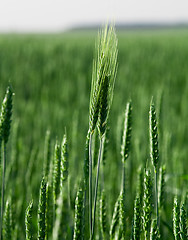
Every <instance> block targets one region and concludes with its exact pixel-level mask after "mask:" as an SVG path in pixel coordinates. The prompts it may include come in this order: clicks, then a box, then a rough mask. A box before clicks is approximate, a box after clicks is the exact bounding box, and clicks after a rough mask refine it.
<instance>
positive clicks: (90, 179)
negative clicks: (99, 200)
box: [89, 134, 92, 237]
mask: <svg viewBox="0 0 188 240" xmlns="http://www.w3.org/2000/svg"><path fill="white" fill-rule="evenodd" d="M89 225H90V237H91V236H92V134H90V139H89Z"/></svg>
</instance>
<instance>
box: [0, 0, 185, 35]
mask: <svg viewBox="0 0 188 240" xmlns="http://www.w3.org/2000/svg"><path fill="white" fill-rule="evenodd" d="M110 20H113V21H114V22H115V23H117V22H118V23H139V22H140V23H143V22H147V23H152V22H153V23H156V22H157V23H162V22H165V23H178V22H186V23H188V0H66V1H65V0H0V31H1V32H12V31H13V32H15V31H20V32H22V31H27V32H33V31H34V32H46V31H47V32H50V31H61V30H65V29H68V28H70V27H73V26H77V25H85V24H86V25H89V24H96V23H97V24H102V23H105V22H107V21H110Z"/></svg>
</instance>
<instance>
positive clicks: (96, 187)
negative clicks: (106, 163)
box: [91, 138, 104, 240]
mask: <svg viewBox="0 0 188 240" xmlns="http://www.w3.org/2000/svg"><path fill="white" fill-rule="evenodd" d="M103 140H104V138H101V139H100V148H99V157H98V163H97V177H96V183H95V197H94V209H93V226H92V235H91V240H92V239H93V237H94V230H95V214H96V204H97V192H98V183H99V171H100V162H101V156H102V150H103V142H104V141H103Z"/></svg>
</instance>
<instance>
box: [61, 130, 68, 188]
mask: <svg viewBox="0 0 188 240" xmlns="http://www.w3.org/2000/svg"><path fill="white" fill-rule="evenodd" d="M67 178H68V151H67V136H66V134H65V135H64V137H63V142H62V146H61V185H63V182H65V181H66V180H67Z"/></svg>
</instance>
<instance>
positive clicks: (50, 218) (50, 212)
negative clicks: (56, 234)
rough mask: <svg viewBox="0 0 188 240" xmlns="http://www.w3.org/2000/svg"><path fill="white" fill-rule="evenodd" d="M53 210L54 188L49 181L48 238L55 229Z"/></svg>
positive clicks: (47, 207) (47, 201)
mask: <svg viewBox="0 0 188 240" xmlns="http://www.w3.org/2000/svg"><path fill="white" fill-rule="evenodd" d="M53 210H54V199H53V188H52V185H51V184H49V183H47V187H46V216H45V217H46V239H49V238H50V236H51V235H52V229H53V218H54V216H53Z"/></svg>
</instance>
